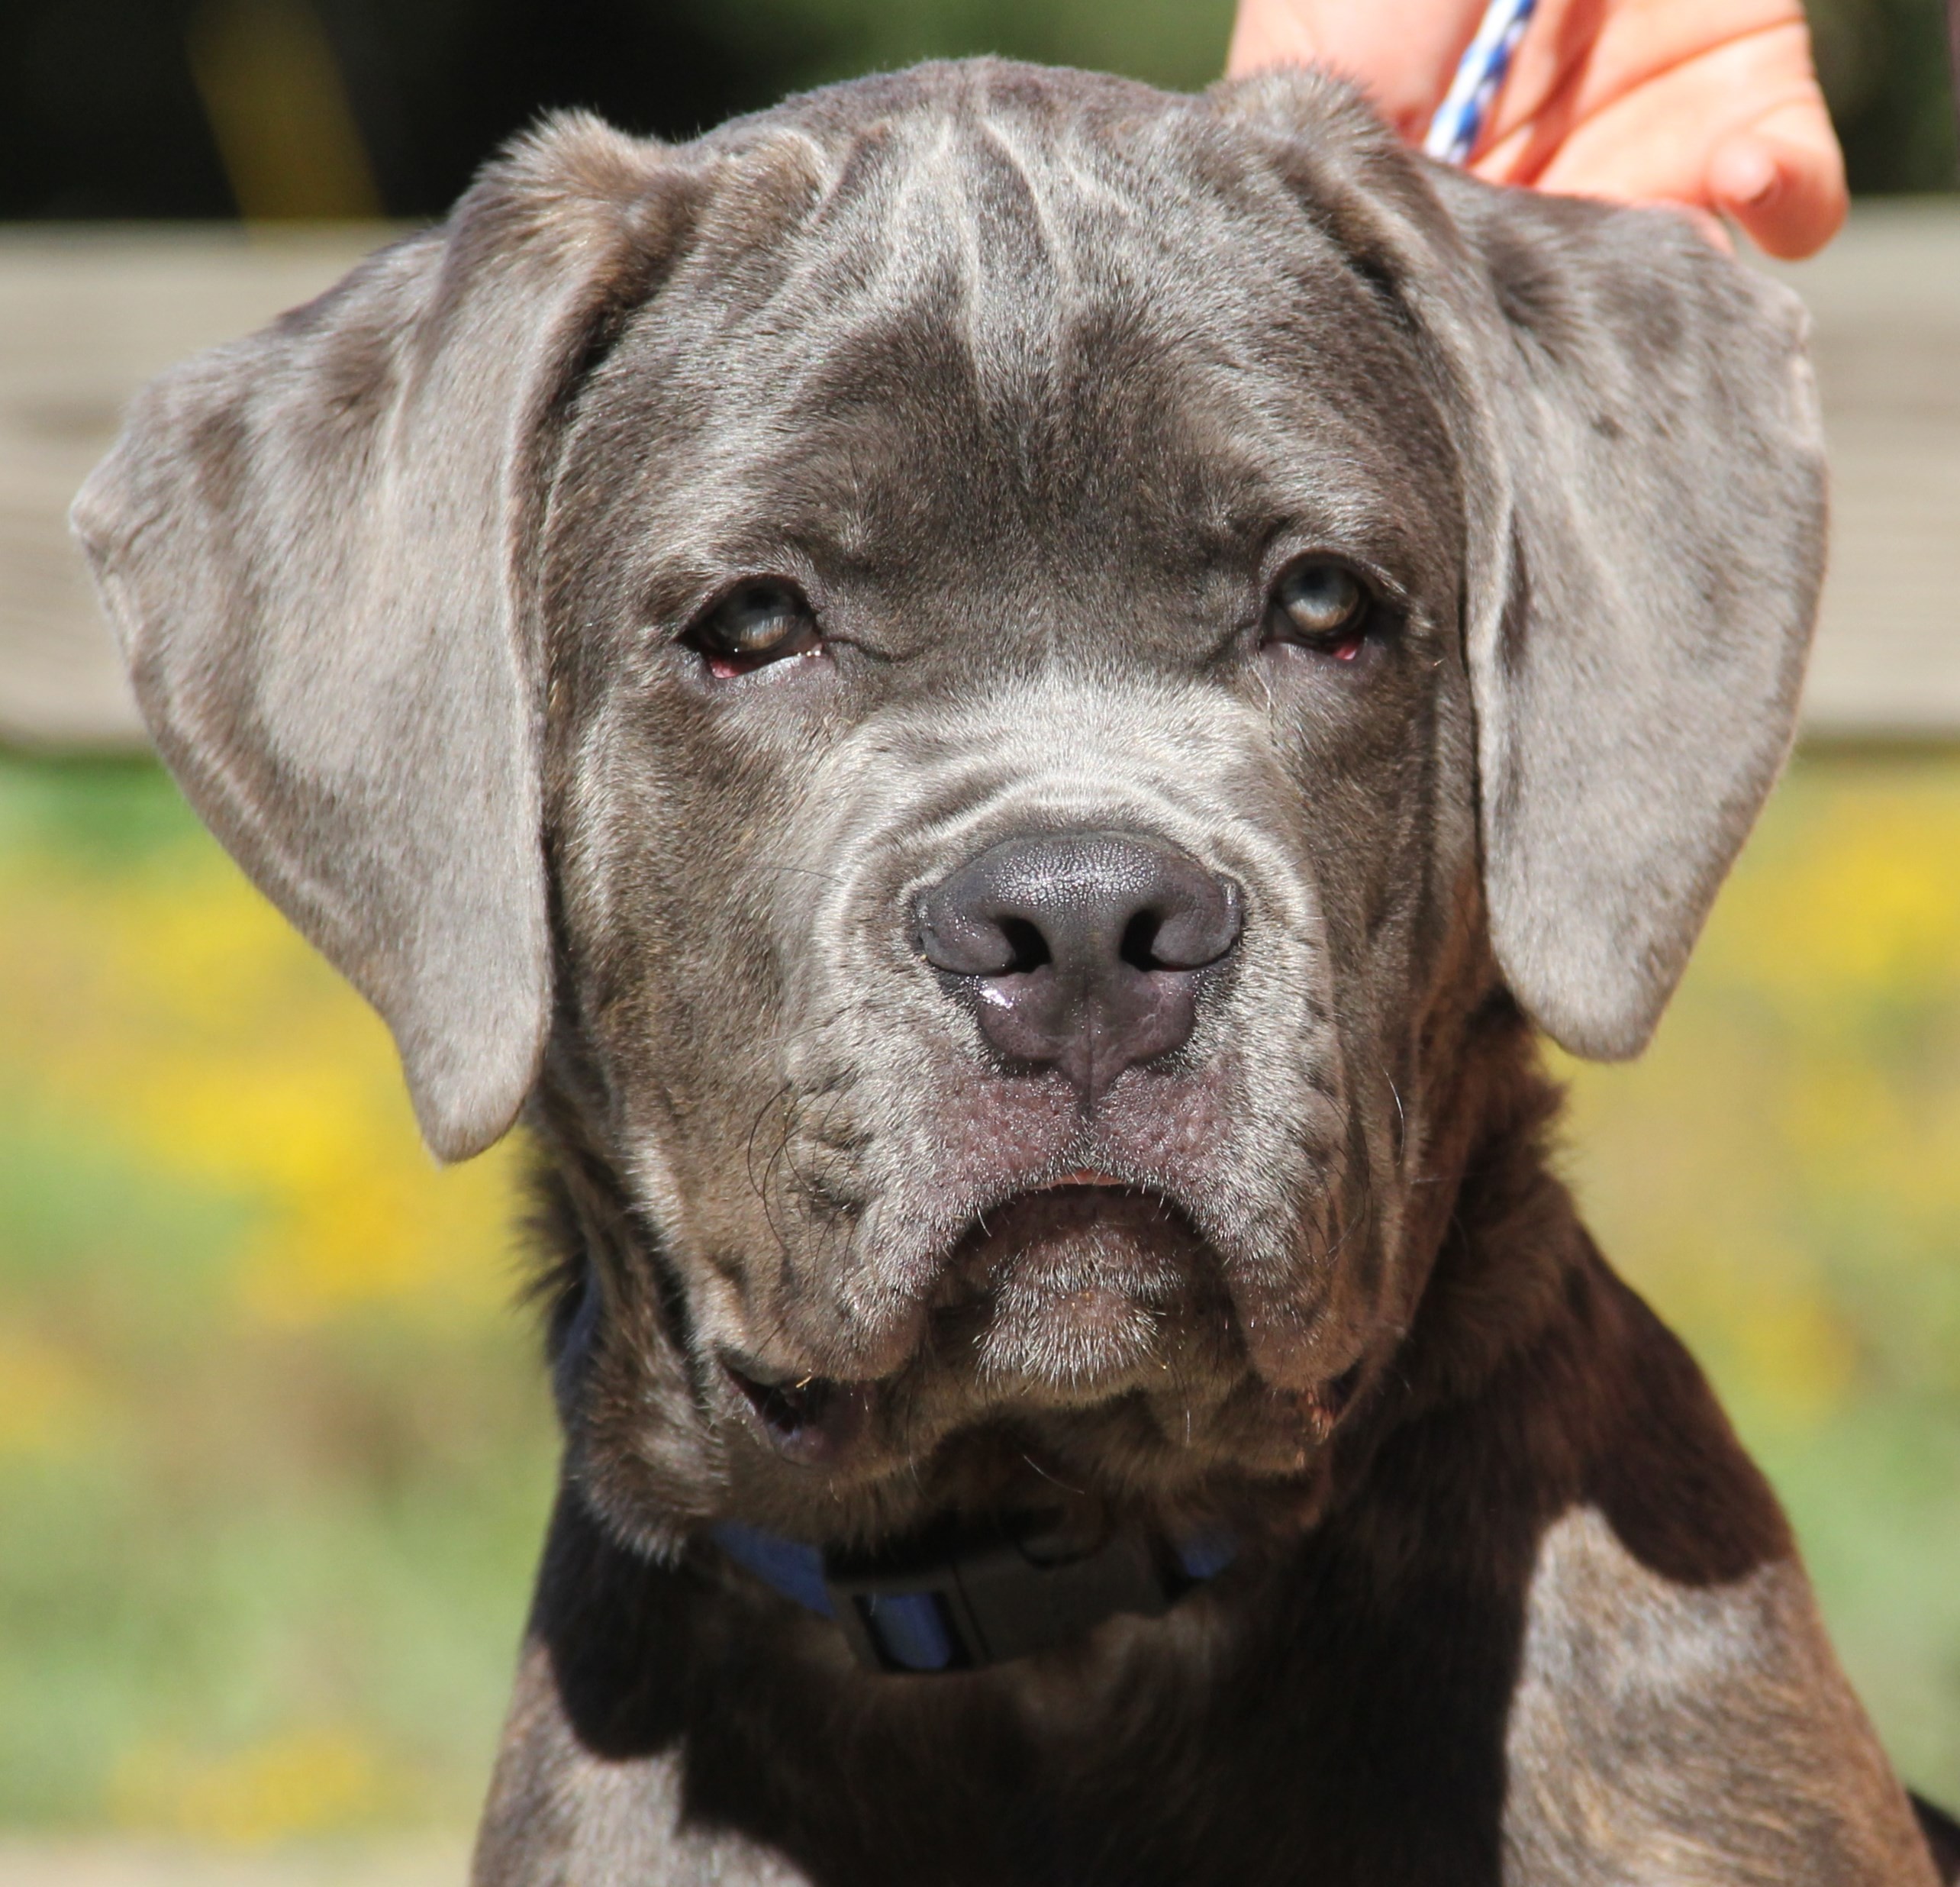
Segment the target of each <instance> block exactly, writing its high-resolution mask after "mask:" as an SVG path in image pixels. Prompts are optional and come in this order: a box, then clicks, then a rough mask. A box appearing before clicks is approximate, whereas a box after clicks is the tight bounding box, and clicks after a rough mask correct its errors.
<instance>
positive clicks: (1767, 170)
mask: <svg viewBox="0 0 1960 1887" xmlns="http://www.w3.org/2000/svg"><path fill="white" fill-rule="evenodd" d="M1707 192H1708V198H1709V201H1710V203H1711V204H1712V205H1713V207H1714V208H1716V209H1717V210H1719V211H1721V213H1722V214H1723V215H1724V216H1726V217H1728V218H1730V219H1731V220H1732V221H1734V222H1735V223H1736V224H1738V225H1739V226H1740V227H1741V228H1742V230H1743V231H1745V233H1746V234H1747V235H1748V236H1749V239H1750V240H1751V241H1752V242H1753V243H1754V244H1755V246H1756V247H1758V248H1759V249H1760V250H1762V251H1763V252H1764V253H1765V254H1766V255H1771V256H1784V257H1786V258H1790V259H1794V258H1796V257H1797V256H1810V255H1814V254H1815V253H1817V250H1820V249H1821V248H1823V246H1824V245H1825V244H1826V243H1827V242H1829V240H1830V239H1831V238H1832V237H1833V236H1835V235H1836V234H1837V232H1838V231H1839V227H1841V226H1842V224H1843V222H1844V218H1845V210H1846V192H1845V181H1844V158H1843V156H1842V153H1840V152H1839V150H1838V145H1837V140H1836V137H1835V136H1834V135H1833V134H1832V131H1831V128H1830V121H1829V119H1828V118H1825V116H1824V114H1823V107H1822V105H1817V106H1815V107H1812V106H1810V105H1786V106H1784V107H1782V108H1780V109H1778V110H1777V111H1772V112H1771V113H1770V114H1769V115H1768V117H1767V118H1763V119H1761V120H1759V121H1758V122H1757V123H1756V124H1753V125H1752V126H1750V127H1749V129H1748V130H1747V131H1738V132H1736V133H1735V134H1733V136H1731V137H1726V138H1724V139H1723V140H1722V141H1721V142H1720V144H1717V146H1716V147H1715V148H1714V149H1713V150H1712V151H1711V152H1710V153H1709V157H1708V169H1707Z"/></svg>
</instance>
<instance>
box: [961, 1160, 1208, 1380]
mask: <svg viewBox="0 0 1960 1887" xmlns="http://www.w3.org/2000/svg"><path fill="white" fill-rule="evenodd" d="M1216 1276H1217V1265H1216V1262H1215V1260H1214V1258H1213V1256H1212V1254H1211V1253H1210V1250H1209V1249H1208V1248H1207V1247H1206V1245H1205V1243H1204V1240H1202V1239H1201V1237H1199V1236H1198V1233H1197V1232H1196V1231H1195V1230H1194V1228H1193V1227H1192V1225H1191V1221H1189V1220H1188V1218H1186V1217H1185V1214H1184V1213H1183V1212H1182V1211H1181V1210H1179V1208H1178V1207H1177V1206H1176V1205H1175V1204H1173V1203H1172V1202H1171V1201H1170V1200H1169V1199H1167V1198H1165V1197H1163V1196H1162V1195H1160V1194H1158V1193H1156V1192H1147V1191H1143V1190H1140V1189H1134V1188H1131V1187H1127V1186H1125V1185H1121V1184H1120V1183H1119V1182H1114V1181H1106V1180H1104V1179H1102V1178H1101V1176H1094V1175H1087V1174H1082V1175H1071V1176H1069V1177H1068V1178H1067V1179H1065V1180H1064V1181H1062V1182H1060V1183H1058V1184H1056V1185H1048V1186H1044V1187H1041V1188H1039V1189H1036V1190H1034V1191H1033V1192H1025V1193H1022V1194H1020V1195H1018V1196H1017V1198H1014V1199H1011V1200H1010V1201H1009V1202H1007V1204H1006V1205H1003V1206H1001V1207H999V1208H996V1209H995V1210H994V1211H990V1212H988V1213H987V1214H985V1216H984V1218H981V1219H978V1220H976V1221H975V1224H973V1225H972V1227H970V1228H969V1231H968V1232H967V1234H966V1235H965V1237H963V1238H962V1240H960V1242H959V1246H958V1247H957V1248H956V1251H955V1253H954V1254H953V1263H952V1264H951V1265H950V1266H949V1268H948V1273H947V1282H946V1287H945V1289H943V1291H942V1292H941V1298H940V1302H941V1305H942V1307H943V1308H940V1310H939V1311H937V1312H936V1314H935V1315H934V1318H933V1349H934V1350H935V1351H936V1353H938V1354H939V1355H940V1356H943V1357H945V1356H957V1355H959V1353H961V1351H962V1350H965V1353H967V1354H969V1355H970V1356H972V1360H973V1372H974V1375H975V1378H976V1379H977V1382H978V1386H979V1387H980V1388H981V1389H982V1392H983V1393H987V1394H994V1395H998V1394H1007V1395H1012V1396H1014V1398H1017V1399H1019V1400H1023V1401H1026V1402H1033V1403H1037V1404H1041V1405H1049V1406H1079V1405H1082V1404H1083V1403H1085V1402H1094V1401H1099V1400H1101V1399H1104V1398H1107V1397H1108V1396H1111V1395H1116V1394H1119V1393H1121V1392H1123V1390H1125V1389H1128V1388H1130V1387H1133V1386H1135V1385H1136V1384H1137V1383H1138V1382H1139V1381H1140V1380H1142V1379H1153V1378H1156V1377H1157V1376H1161V1374H1162V1371H1163V1370H1164V1369H1165V1368H1167V1367H1168V1366H1169V1359H1168V1358H1167V1356H1165V1353H1164V1345H1165V1337H1166V1335H1167V1334H1169V1332H1170V1331H1171V1330H1172V1328H1173V1327H1175V1326H1176V1325H1178V1324H1180V1323H1181V1322H1182V1321H1185V1320H1186V1319H1187V1318H1189V1317H1190V1316H1191V1315H1192V1314H1194V1311H1196V1309H1197V1308H1198V1305H1199V1303H1200V1302H1201V1300H1202V1299H1203V1298H1206V1297H1207V1296H1210V1295H1215V1284H1214V1280H1215V1278H1216ZM1207 1287H1210V1288H1209V1289H1207Z"/></svg>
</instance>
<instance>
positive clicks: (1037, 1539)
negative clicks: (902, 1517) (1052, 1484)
mask: <svg viewBox="0 0 1960 1887" xmlns="http://www.w3.org/2000/svg"><path fill="white" fill-rule="evenodd" d="M714 1542H715V1543H716V1545H717V1546H718V1547H720V1549H721V1550H722V1551H723V1552H724V1553H727V1556H729V1558H730V1559H731V1560H734V1561H735V1562H736V1563H737V1565H739V1566H743V1568H745V1569H746V1570H747V1571H749V1572H750V1573H753V1574H754V1575H755V1576H756V1578H758V1579H760V1580H762V1582H763V1583H764V1584H765V1585H769V1586H772V1587H773V1588H774V1589H775V1590H776V1591H777V1592H780V1593H781V1594H782V1595H783V1597H784V1598H789V1599H794V1600H795V1602H796V1603H797V1604H798V1605H801V1606H803V1607H804V1608H805V1609H807V1610H808V1611H813V1612H815V1613H817V1614H818V1615H819V1616H820V1617H822V1618H828V1619H830V1620H832V1621H834V1623H835V1624H837V1628H838V1630H839V1631H841V1632H842V1633H843V1635H844V1637H845V1640H846V1642H847V1643H849V1646H850V1647H851V1650H853V1653H856V1657H857V1660H858V1662H859V1663H860V1664H862V1665H863V1666H865V1667H866V1669H869V1670H874V1671H914V1672H941V1671H962V1670H977V1669H980V1668H982V1666H986V1665H989V1664H1003V1663H1006V1662H1007V1660H1009V1659H1011V1658H1020V1657H1027V1656H1029V1655H1030V1654H1031V1653H1034V1652H1036V1651H1046V1650H1053V1648H1054V1647H1057V1646H1059V1645H1063V1644H1067V1643H1070V1642H1071V1641H1072V1640H1075V1639H1077V1638H1080V1637H1084V1636H1085V1635H1086V1634H1088V1632H1089V1631H1091V1630H1093V1629H1094V1627H1096V1626H1098V1625H1099V1624H1101V1623H1102V1621H1104V1619H1105V1618H1113V1617H1114V1615H1115V1614H1117V1613H1118V1612H1130V1613H1134V1614H1139V1615H1140V1616H1142V1617H1143V1618H1158V1617H1159V1616H1161V1615H1162V1614H1163V1613H1165V1612H1166V1611H1169V1609H1170V1608H1171V1607H1172V1605H1175V1604H1176V1603H1177V1602H1178V1600H1179V1599H1180V1598H1183V1597H1184V1595H1185V1594H1186V1593H1187V1592H1190V1591H1191V1590H1192V1589H1193V1588H1194V1587H1196V1586H1198V1585H1202V1584H1204V1582H1206V1581H1207V1580H1209V1579H1215V1578H1216V1577H1217V1576H1218V1575H1219V1574H1220V1573H1222V1572H1223V1571H1224V1570H1225V1569H1226V1567H1227V1566H1230V1564H1231V1563H1232V1561H1233V1558H1234V1557H1235V1556H1236V1542H1234V1541H1233V1540H1231V1539H1230V1538H1229V1537H1227V1536H1225V1535H1223V1534H1200V1535H1198V1536H1195V1537H1193V1538H1191V1539H1189V1540H1185V1541H1183V1542H1182V1543H1175V1544H1174V1543H1171V1542H1169V1541H1165V1540H1159V1539H1156V1538H1154V1537H1152V1536H1150V1535H1148V1534H1145V1533H1144V1532H1143V1531H1141V1530H1140V1529H1137V1528H1130V1529H1127V1530H1123V1531H1117V1532H1114V1533H1111V1534H1105V1535H1104V1536H1103V1537H1101V1539H1100V1540H1097V1541H1095V1542H1094V1543H1088V1544H1087V1545H1084V1544H1083V1543H1082V1542H1080V1541H1079V1540H1070V1539H1069V1538H1067V1537H1065V1536H1064V1535H1063V1534H1062V1532H1061V1531H1060V1530H1059V1529H1058V1528H1057V1527H1056V1525H1055V1524H1054V1523H1053V1520H1052V1518H1028V1519H1026V1520H1023V1521H1015V1522H1005V1521H1004V1522H1002V1523H1001V1524H998V1525H996V1526H995V1527H991V1528H987V1529H982V1530H978V1531H971V1530H968V1531H955V1530H953V1529H951V1528H946V1527H942V1528H938V1529H935V1530H933V1531H929V1532H927V1533H924V1534H920V1535H919V1536H918V1537H917V1538H916V1539H914V1540H908V1541H905V1542H904V1543H900V1544H898V1545H895V1546H891V1547H885V1548H883V1549H882V1550H880V1551H879V1552H878V1553H876V1554H875V1555H862V1556H852V1555H848V1554H844V1553H839V1552H837V1551H836V1550H834V1549H833V1550H830V1551H828V1552H826V1551H825V1550H823V1549H822V1548H820V1547H813V1546H809V1545H807V1544H805V1543H804V1542H803V1541H801V1540H791V1539H788V1538H786V1537H785V1536H784V1535H782V1534H772V1533H766V1532H764V1531H762V1529H761V1528H759V1527H747V1526H744V1525H743V1524H741V1523H740V1521H723V1522H722V1523H721V1524H720V1525H718V1526H717V1527H715V1528H714Z"/></svg>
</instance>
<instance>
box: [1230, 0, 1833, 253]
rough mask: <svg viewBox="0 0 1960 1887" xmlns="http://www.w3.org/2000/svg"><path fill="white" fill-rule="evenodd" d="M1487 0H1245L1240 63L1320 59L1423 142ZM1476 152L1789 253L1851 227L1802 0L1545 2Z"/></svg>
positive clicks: (1489, 163)
mask: <svg viewBox="0 0 1960 1887" xmlns="http://www.w3.org/2000/svg"><path fill="white" fill-rule="evenodd" d="M1482 12H1483V6H1482V4H1481V0H1240V7H1239V17H1238V21H1237V24H1236V26H1235V27H1234V29H1233V34H1232V50H1231V54H1230V63H1229V66H1228V70H1229V71H1230V73H1231V74H1232V75H1233V76H1240V75H1242V74H1243V73H1249V72H1254V71H1256V70H1258V69H1260V68H1261V67H1262V66H1273V65H1281V64H1288V63H1292V64H1302V63H1316V64H1320V65H1323V66H1328V67H1329V68H1330V69H1332V70H1333V71H1335V72H1337V73H1340V74H1341V75H1342V76H1343V77H1346V78H1348V79H1353V80H1355V81H1356V82H1358V83H1359V85H1361V87H1362V89H1363V90H1364V91H1365V92H1367V94H1368V96H1369V97H1370V98H1372V100H1373V101H1374V102H1375V106H1376V108H1378V110H1380V111H1381V112H1382V114H1383V115H1385V117H1386V118H1388V120H1389V121H1390V122H1391V124H1394V126H1395V127H1396V128H1397V130H1398V131H1400V132H1401V134H1402V135H1403V136H1404V137H1406V138H1407V139H1408V140H1410V142H1411V143H1417V142H1420V140H1421V138H1422V135H1423V132H1424V131H1426V129H1427V128H1428V125H1429V121H1430V117H1431V115H1433V113H1434V111H1435V110H1436V106H1437V105H1439V104H1440V103H1441V102H1442V99H1443V93H1444V92H1446V90H1447V89H1448V88H1449V81H1450V78H1451V76H1452V74H1453V73H1454V72H1455V69H1456V62H1457V61H1458V60H1459V59H1460V58H1461V57H1462V54H1463V50H1464V48H1465V47H1466V46H1468V44H1469V43H1470V38H1471V35H1472V34H1473V33H1475V31H1476V28H1477V22H1478V18H1480V17H1481V14H1482ZM1469 168H1470V169H1472V171H1473V172H1474V173H1475V174H1476V175H1478V176H1481V177H1487V178H1488V179H1491V181H1493V182H1499V183H1522V184H1530V185H1533V186H1534V187H1535V188H1536V189H1541V190H1555V191H1561V192H1566V193H1568V194H1569V195H1575V196H1598V197H1610V198H1616V199H1618V200H1620V201H1621V202H1635V203H1667V204H1672V205H1677V206H1678V207H1681V208H1685V209H1687V210H1688V211H1691V213H1693V214H1694V215H1697V217H1699V218H1700V219H1701V220H1703V221H1704V223H1705V224H1706V225H1707V227H1709V228H1710V230H1711V231H1714V232H1715V233H1717V235H1718V237H1719V233H1720V225H1719V224H1717V223H1716V221H1715V220H1714V219H1715V218H1717V217H1718V216H1720V217H1726V218H1730V220H1731V221H1733V222H1735V223H1736V224H1739V226H1740V227H1742V229H1743V230H1744V231H1746V232H1747V233H1748V234H1749V236H1750V237H1751V238H1752V240H1754V241H1755V244H1757V246H1758V247H1759V248H1762V249H1763V250H1767V251H1768V253H1770V254H1771V255H1772V256H1807V255H1810V254H1811V253H1813V252H1814V251H1815V250H1819V249H1821V248H1822V247H1823V246H1824V244H1826V243H1827V242H1828V241H1829V240H1830V239H1831V237H1833V235H1834V234H1836V232H1837V229H1838V227H1839V224H1841V223H1842V222H1843V221H1844V215H1845V208H1846V193H1845V181H1844V158H1843V155H1842V153H1841V152H1840V151H1839V149H1838V142H1837V137H1836V134H1835V133H1834V132H1833V131H1832V129H1831V122H1830V118H1829V115H1828V114H1827V113H1826V111H1825V109H1824V99H1823V92H1821V91H1820V89H1818V85H1817V74H1816V72H1815V70H1814V69H1813V66H1812V65H1811V63H1810V29H1809V27H1807V25H1806V24H1805V23H1804V11H1803V8H1802V5H1801V4H1800V0H1539V5H1538V10H1537V11H1536V13H1535V14H1534V15H1533V16H1532V19H1531V22H1530V25H1529V26H1528V27H1526V29H1525V34H1524V37H1523V40H1522V41H1521V42H1520V45H1519V47H1518V49H1517V54H1516V56H1514V58H1513V60H1512V61H1511V66H1510V73H1509V74H1508V76H1507V78H1506V79H1505V81H1504V87H1503V89H1502V90H1501V92H1499V93H1498V95H1497V107H1496V109H1495V111H1494V113H1493V114H1492V116H1491V122H1490V123H1489V124H1488V125H1486V126H1485V129H1484V132H1483V134H1482V136H1481V138H1480V139H1479V140H1478V146H1477V150H1476V152H1475V155H1474V156H1473V157H1472V161H1471V163H1470V166H1469Z"/></svg>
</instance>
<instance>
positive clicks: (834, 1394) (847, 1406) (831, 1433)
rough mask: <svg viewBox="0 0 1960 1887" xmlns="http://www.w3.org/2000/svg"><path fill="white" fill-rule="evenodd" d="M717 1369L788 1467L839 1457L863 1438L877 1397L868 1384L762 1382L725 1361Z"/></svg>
mask: <svg viewBox="0 0 1960 1887" xmlns="http://www.w3.org/2000/svg"><path fill="white" fill-rule="evenodd" d="M721 1367H722V1370H723V1372H724V1374H725V1375H726V1376H727V1378H728V1379H729V1381H730V1382H732V1383H733V1384H734V1385H735V1387H736V1388H737V1389H739V1390H740V1392H741V1393H742V1398H743V1402H744V1403H745V1404H746V1406H747V1408H748V1410H749V1412H750V1414H751V1415H752V1416H753V1418H755V1420H756V1423H757V1424H759V1426H760V1427H761V1429H762V1433H763V1434H764V1436H765V1437H766V1438H767V1439H768V1440H769V1445H770V1446H771V1447H773V1448H774V1449H775V1451H776V1453H778V1454H779V1455H781V1456H782V1457H783V1459H784V1460H786V1461H791V1462H795V1463H798V1465H799V1466H804V1467H820V1466H824V1465H826V1464H827V1463H830V1462H833V1461H835V1460H837V1459H838V1457H839V1456H841V1455H843V1453H845V1452H846V1450H848V1449H849V1447H851V1445H852V1443H854V1442H855V1441H856V1440H857V1439H858V1437H859V1435H860V1434H862V1431H863V1430H864V1427H865V1426H866V1421H867V1420H868V1418H869V1415H870V1413H871V1408H872V1402H873V1401H874V1399H875V1395H876V1393H877V1392H876V1389H875V1386H874V1385H872V1384H870V1383H866V1382H839V1381H837V1379H834V1378H833V1377H830V1376H799V1377H793V1378H786V1379H784V1380H783V1381H782V1382H764V1381H762V1379H760V1378H759V1377H756V1376H751V1375H750V1374H749V1373H748V1372H747V1371H746V1370H745V1369H743V1368H742V1367H741V1366H740V1365H739V1364H737V1363H735V1362H733V1360H730V1358H728V1357H727V1356H724V1357H723V1358H722V1359H721Z"/></svg>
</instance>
